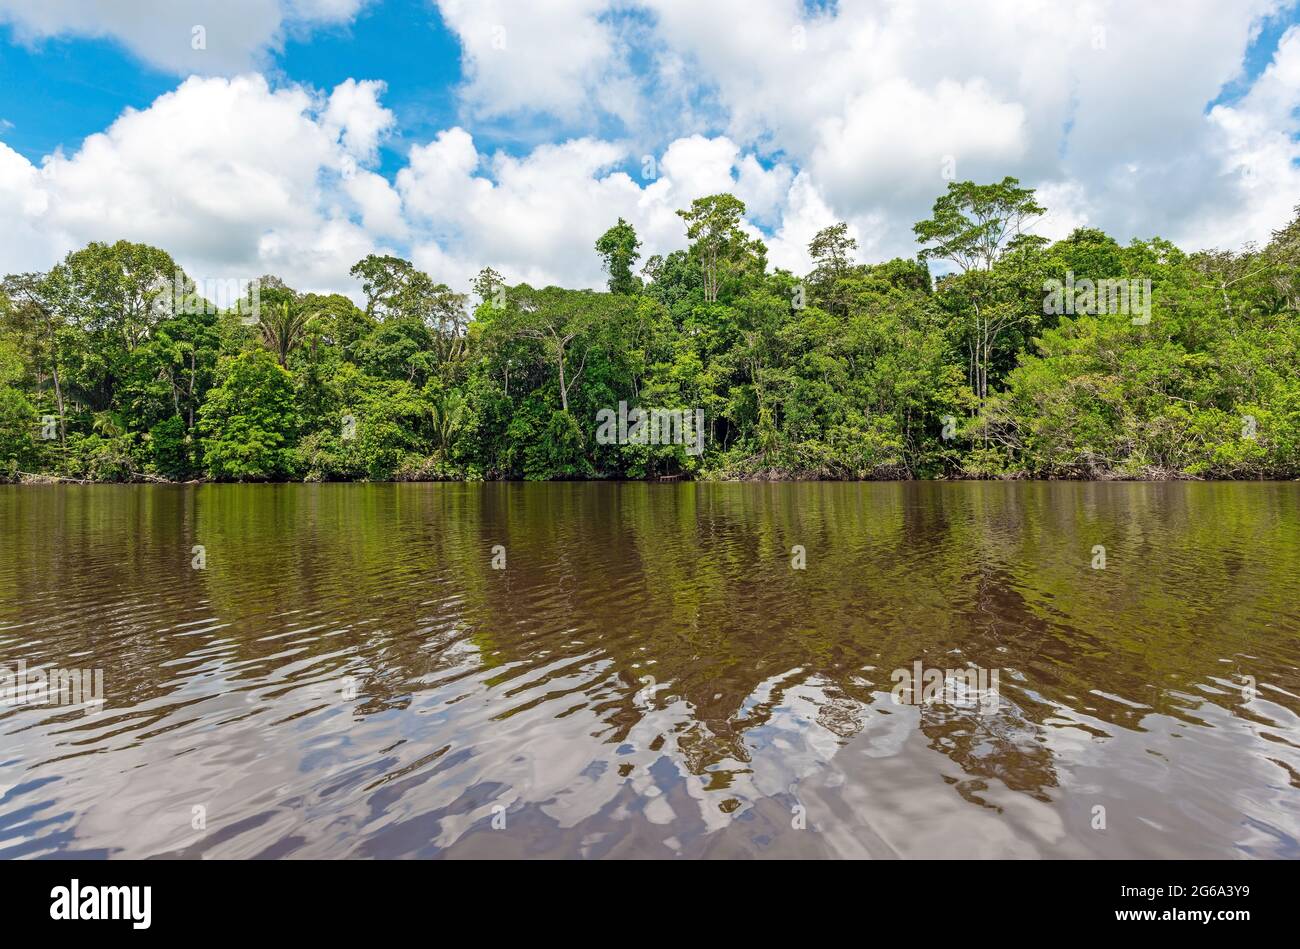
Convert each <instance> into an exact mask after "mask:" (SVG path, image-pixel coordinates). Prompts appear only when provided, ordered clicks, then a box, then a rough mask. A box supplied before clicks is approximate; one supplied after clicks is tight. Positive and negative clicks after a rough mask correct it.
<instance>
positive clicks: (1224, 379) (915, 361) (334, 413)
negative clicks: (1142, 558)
mask: <svg viewBox="0 0 1300 949" xmlns="http://www.w3.org/2000/svg"><path fill="white" fill-rule="evenodd" d="M1298 210H1300V209H1298ZM744 212H745V207H744V205H743V204H742V203H741V202H740V201H739V200H737V199H736V198H735V197H733V196H731V195H727V194H722V195H714V196H711V197H705V198H700V199H698V200H696V201H694V202H693V203H692V205H691V207H690V208H689V209H685V210H683V211H679V212H678V213H679V214H680V215H681V217H682V218H683V223H684V225H685V234H686V238H687V242H688V243H687V246H686V247H685V248H683V249H681V250H676V251H673V252H672V253H670V254H668V255H667V256H658V255H656V256H652V257H650V258H649V259H647V260H644V261H642V259H641V257H642V255H641V252H640V242H639V240H638V239H637V235H636V233H635V231H634V230H633V228H632V227H631V226H630V225H628V224H627V223H626V222H624V221H623V220H621V219H620V220H619V221H618V222H617V223H616V224H615V225H614V226H613V227H612V228H610V230H609V231H607V232H606V233H605V234H604V235H602V236H601V238H600V239H599V240H598V241H597V242H596V244H595V248H594V249H595V252H596V253H598V254H599V255H600V256H601V258H602V259H603V261H604V264H605V269H606V272H607V273H608V275H609V284H608V291H607V292H594V291H588V290H565V289H561V288H559V287H545V288H540V289H537V288H533V287H530V286H528V285H526V284H519V285H516V286H508V285H506V284H505V282H504V281H503V279H502V277H501V276H500V275H499V274H498V273H496V272H495V271H494V270H492V269H491V268H486V269H484V270H483V271H482V272H481V273H479V275H478V276H477V277H476V278H475V280H474V283H473V288H474V292H473V295H472V296H470V297H467V296H466V295H463V294H458V293H456V292H453V291H452V290H451V289H449V288H448V287H447V286H445V285H441V284H436V283H434V282H433V280H432V279H431V278H430V277H429V276H428V275H426V274H424V273H423V272H421V271H419V270H418V269H416V268H415V267H414V266H413V265H412V264H411V263H409V262H408V261H405V260H402V259H399V258H396V257H384V256H370V257H367V258H366V259H364V260H362V261H360V262H359V263H357V264H356V266H354V267H353V268H352V275H353V276H354V277H355V278H356V279H357V281H358V283H359V286H360V290H361V294H362V295H363V296H364V300H365V305H364V307H361V306H358V305H357V304H355V303H354V302H353V301H352V300H351V299H349V298H348V297H345V296H342V295H338V294H335V295H329V296H321V295H316V294H311V293H298V292H296V291H294V290H293V289H292V288H291V287H288V286H286V285H285V284H284V283H283V282H282V281H280V280H278V279H277V278H275V277H273V276H268V277H263V278H261V279H260V280H259V281H257V282H256V286H255V287H254V286H253V285H252V284H250V286H249V287H248V289H247V291H246V292H245V293H244V294H243V296H242V297H241V298H240V299H237V300H234V301H225V303H226V305H225V306H224V308H218V307H217V306H216V305H215V304H214V303H213V301H211V300H209V299H206V298H204V296H203V291H204V287H203V286H200V285H197V284H195V283H194V282H193V281H192V280H191V279H190V277H189V276H187V275H185V274H183V273H182V272H181V271H180V268H178V267H177V265H176V263H175V261H173V260H172V258H171V257H170V255H168V254H167V253H166V252H165V251H162V250H159V249H156V248H153V247H148V246H145V245H140V244H131V243H128V242H125V241H120V242H118V243H116V244H112V245H108V244H98V243H96V244H91V245H89V246H88V247H86V248H84V249H82V250H79V251H75V252H73V253H71V254H69V255H68V256H67V258H66V259H65V260H64V261H63V262H61V263H60V264H58V265H57V266H55V267H54V268H53V269H51V270H50V271H48V272H46V273H27V274H13V275H10V276H8V277H6V278H5V279H4V281H3V284H0V477H4V478H8V479H10V480H18V479H23V478H27V477H33V476H57V477H64V478H73V479H79V480H94V481H131V480H142V479H165V480H190V479H195V478H212V479H219V480H284V479H303V480H313V481H316V480H353V479H370V480H389V479H400V480H420V479H507V478H527V479H557V478H646V477H655V476H661V475H668V474H672V475H676V474H682V475H687V476H695V477H722V478H931V477H1014V476H1031V477H1083V478H1102V477H1148V478H1160V477H1181V476H1191V477H1215V478H1257V477H1296V476H1297V475H1300V435H1298V434H1297V433H1300V320H1297V302H1298V301H1300V218H1297V220H1294V221H1292V222H1291V224H1290V225H1288V226H1287V227H1286V228H1285V229H1284V230H1281V231H1279V232H1277V233H1275V234H1273V235H1272V237H1271V239H1270V240H1269V242H1268V243H1267V244H1266V245H1265V246H1263V247H1262V248H1260V247H1250V248H1247V249H1246V250H1244V251H1243V252H1240V253H1230V252H1219V251H1205V252H1200V253H1193V254H1189V253H1185V252H1184V251H1182V250H1180V249H1179V248H1177V247H1175V246H1174V245H1172V244H1171V243H1169V242H1168V241H1164V240H1161V239H1159V238H1153V239H1151V240H1145V241H1144V240H1135V241H1133V242H1132V243H1130V244H1129V245H1128V246H1121V245H1120V244H1119V243H1117V242H1116V241H1115V240H1114V239H1112V238H1110V237H1108V236H1107V235H1106V234H1104V233H1102V232H1100V231H1098V230H1094V229H1079V230H1076V231H1075V232H1074V233H1073V234H1071V235H1070V236H1069V237H1068V238H1066V239H1064V240H1061V241H1058V242H1056V243H1050V242H1048V241H1046V240H1044V239H1043V238H1040V237H1036V236H1032V235H1030V234H1028V233H1027V228H1028V227H1029V226H1030V225H1031V224H1032V222H1033V221H1034V220H1035V219H1037V218H1038V217H1039V216H1041V215H1042V214H1043V213H1044V209H1043V208H1042V207H1040V206H1039V205H1038V204H1037V201H1036V198H1035V195H1034V192H1033V191H1032V190H1030V189H1026V188H1021V187H1020V185H1019V182H1017V181H1016V180H1015V179H1014V178H1006V179H1004V180H1003V181H1001V182H998V183H995V184H990V185H976V184H974V183H972V182H960V183H953V184H950V185H949V186H948V189H947V192H946V193H945V194H944V195H942V196H940V197H939V198H938V200H936V202H935V204H934V209H933V213H932V216H931V217H930V218H929V219H927V220H925V221H921V222H919V223H918V224H917V225H916V226H915V233H916V235H917V239H918V242H919V245H920V248H919V253H918V256H917V258H916V259H915V260H903V259H896V260H892V261H889V262H887V263H882V264H875V265H863V264H857V263H854V262H853V261H854V256H855V253H854V252H855V249H856V244H855V242H854V240H853V238H852V237H851V236H850V233H849V229H848V227H847V226H846V225H844V224H836V225H834V226H832V227H828V228H826V229H825V230H823V231H821V232H820V233H819V234H818V235H817V236H816V237H815V239H814V240H813V241H812V243H811V245H810V247H809V251H810V254H811V257H812V260H813V262H814V266H813V268H812V271H811V272H810V273H808V274H806V275H802V276H801V275H796V274H792V273H789V272H786V271H784V270H780V269H777V270H770V269H769V268H768V265H767V259H766V254H767V249H766V247H765V246H764V245H763V243H762V242H761V241H760V240H757V239H754V238H753V237H751V236H749V234H747V233H746V231H745V230H744V228H743V227H742V221H743V215H744ZM930 261H943V262H945V264H944V266H943V267H941V268H940V269H941V270H942V271H943V273H944V275H943V276H940V277H939V278H938V279H937V280H935V279H933V278H932V276H931V272H930V269H929V266H928V264H929V262H930ZM1130 291H1131V292H1130ZM620 402H623V403H626V404H627V405H630V406H634V407H643V408H645V409H669V410H684V412H686V413H691V414H692V415H693V414H694V413H695V411H696V410H702V411H703V418H704V420H705V430H706V431H705V437H704V442H703V451H702V453H695V452H693V451H690V450H688V449H689V447H690V446H689V445H686V444H677V443H667V444H654V443H653V441H654V440H653V439H646V438H640V439H638V438H637V437H636V436H635V434H634V435H633V436H632V437H627V438H624V437H620V439H619V440H618V441H616V442H614V443H610V442H609V439H601V438H597V437H596V434H597V417H598V413H600V412H601V410H617V407H618V406H619V403H620ZM621 434H622V433H621Z"/></svg>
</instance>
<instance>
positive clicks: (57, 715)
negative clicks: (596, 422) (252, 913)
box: [0, 483, 1300, 857]
mask: <svg viewBox="0 0 1300 949" xmlns="http://www.w3.org/2000/svg"><path fill="white" fill-rule="evenodd" d="M497 545H499V546H500V548H502V549H498V550H496V551H495V552H494V548H495V547H497ZM796 545H799V546H801V547H803V548H804V551H805V557H806V567H805V568H804V569H802V570H798V569H794V568H792V565H791V564H792V549H793V548H794V547H795V546H796ZM1098 545H1100V546H1101V547H1104V548H1105V550H1104V553H1105V569H1094V566H1093V565H1094V563H1097V562H1098V561H1097V553H1096V551H1095V549H1096V548H1097V547H1098ZM196 546H201V547H202V554H203V559H202V560H201V561H199V562H201V563H202V569H197V568H196V567H195V563H196V550H195V548H196ZM503 556H504V569H493V560H494V557H495V558H496V560H497V563H498V565H500V564H501V559H502V557H503ZM1298 581H1300V484H1294V483H1291V484H1277V483H1252V484H1185V483H1184V484H1074V483H1006V484H1003V483H991V484H990V483H966V484H934V483H911V484H774V485H766V484H764V485H727V484H662V485H661V484H488V485H460V484H421V485H390V484H381V485H248V486H242V485H205V486H197V487H196V486H185V487H155V486H131V487H120V486H99V487H76V486H58V487H7V488H0V665H3V666H5V667H7V668H11V669H12V668H15V667H16V664H17V663H18V662H19V661H22V662H24V663H26V665H27V667H29V668H40V667H53V668H87V667H92V668H97V669H101V670H102V671H103V682H104V702H103V705H102V707H101V708H99V709H98V710H95V709H94V708H93V707H92V708H91V709H89V710H87V709H85V708H67V707H58V706H52V705H34V704H30V703H29V704H26V705H8V706H0V795H2V796H0V856H4V857H20V856H21V857H38V856H83V857H151V856H184V857H200V856H203V857H428V856H545V857H610V856H615V857H618V856H637V857H641V856H648V857H682V856H690V857H698V856H707V857H737V856H797V857H819V856H855V857H856V856H869V857H936V856H937V857H994V856H999V857H1001V856H1010V857H1036V856H1050V857H1297V856H1300V842H1298V841H1300V748H1298V745H1300V716H1298V714H1297V713H1298V712H1300V698H1298V696H1300V606H1298V605H1297V590H1298V589H1300V582H1298ZM917 661H920V662H921V663H923V665H924V667H926V668H960V667H968V666H975V667H978V668H982V669H985V670H994V669H996V670H998V672H999V690H998V695H997V696H996V706H995V707H993V708H991V710H984V709H980V708H979V707H975V708H958V707H954V706H952V705H951V704H942V703H939V704H926V705H919V706H918V705H901V704H898V703H896V702H895V701H893V699H892V698H891V694H890V692H891V689H892V687H893V680H892V679H891V673H892V672H893V671H894V670H896V669H899V668H912V667H913V664H914V663H915V662H917ZM1103 823H1104V827H1103V826H1101V825H1102V824H1103ZM503 825H504V826H503Z"/></svg>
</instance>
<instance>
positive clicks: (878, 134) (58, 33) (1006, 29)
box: [0, 0, 1300, 292]
mask: <svg viewBox="0 0 1300 949" xmlns="http://www.w3.org/2000/svg"><path fill="white" fill-rule="evenodd" d="M1229 6H1231V9H1227V7H1229ZM1298 19H1300V18H1298V15H1297V4H1296V3H1294V2H1289V0H1240V2H1239V3H1235V4H1231V5H1228V4H1224V3H1221V2H1219V0H1165V2H1150V3H1143V4H1131V3H1125V2H1121V0H1095V2H1087V3H1085V2H1079V3H1074V2H1064V0H1063V2H1058V3H1050V4H1042V3H1035V2H1033V0H1020V2H1015V0H988V2H987V3H982V4H974V5H973V4H970V3H966V2H963V0H916V2H915V3H910V4H893V3H885V2H872V0H862V2H860V3H848V2H844V3H838V4H837V3H823V2H810V0H763V2H759V3H754V2H749V0H716V2H714V3H710V4H707V5H702V4H699V3H695V2H693V0H551V2H549V3H547V4H538V3H534V2H530V0H518V2H514V0H437V2H434V0H383V2H380V0H230V2H227V3H223V4H220V5H217V4H211V3H203V2H199V0H168V2H163V0H139V2H138V3H135V4H130V5H128V4H89V3H87V4H67V3H53V2H48V0H0V215H6V216H7V217H8V218H9V219H10V220H11V221H15V222H16V224H15V226H14V227H13V229H12V230H13V233H11V234H10V235H8V236H7V237H0V258H3V259H0V267H2V268H3V269H4V270H6V271H9V270H14V269H18V268H20V267H35V266H43V265H48V264H49V263H52V262H53V260H54V259H57V257H58V256H60V255H61V254H63V253H66V252H67V250H69V249H72V248H73V247H75V246H79V245H80V244H82V243H84V242H86V241H88V240H92V239H100V240H103V239H116V238H118V237H126V238H129V239H133V240H145V241H149V242H151V243H157V244H159V245H160V246H165V247H166V248H167V249H168V250H170V251H172V253H173V254H174V255H176V256H177V258H178V260H180V261H181V262H182V263H183V264H184V265H185V266H186V267H187V269H192V270H195V271H196V272H203V273H212V274H214V275H222V276H225V275H243V274H245V273H248V272H258V273H261V272H282V273H283V275H284V276H286V278H287V279H290V280H292V281H296V282H297V283H299V284H301V285H303V286H304V288H306V287H310V288H312V289H344V290H347V291H349V292H351V291H352V290H353V289H354V288H352V287H350V279H349V278H348V277H347V273H346V272H347V267H348V266H349V265H350V263H351V260H352V259H355V256H359V255H361V254H363V253H366V252H372V251H391V252H396V253H401V254H403V255H406V256H410V257H411V258H412V259H414V260H416V262H417V263H418V264H420V265H421V266H423V267H425V268H426V269H428V270H429V271H430V272H431V273H433V274H434V275H435V276H437V277H438V278H439V279H445V280H447V281H448V282H450V283H453V284H456V285H464V284H465V283H466V282H467V281H468V279H469V277H470V275H472V273H473V272H474V271H475V270H477V269H478V267H480V266H483V265H486V264H491V265H493V266H495V267H497V269H499V270H502V271H503V272H505V273H506V274H507V276H510V277H513V278H515V279H529V280H532V281H534V282H545V281H552V280H554V281H558V282H565V283H570V284H588V285H590V284H594V283H598V282H599V280H600V273H599V268H598V263H597V261H596V260H595V255H594V254H593V253H592V252H591V244H592V242H593V241H594V239H595V237H596V236H598V235H599V233H600V232H601V231H602V230H603V229H604V228H605V227H607V226H609V225H610V224H612V223H613V220H614V219H615V218H616V217H618V216H623V217H626V218H627V219H628V220H630V221H632V222H633V223H634V225H635V226H636V227H637V228H638V231H639V233H640V234H641V236H642V238H643V241H644V242H645V248H644V249H645V252H646V253H647V254H648V253H652V252H660V253H661V252H666V251H668V250H671V249H673V248H674V247H677V246H680V245H681V243H682V240H683V239H682V235H681V227H680V221H679V220H678V219H677V218H676V215H675V214H674V213H673V212H674V211H675V210H676V208H678V207H682V206H685V205H686V204H689V201H690V200H691V198H693V197H697V196H699V195H700V194H702V193H710V192H713V191H718V190H730V191H733V192H735V193H737V194H739V195H740V196H741V197H742V199H744V200H745V201H746V203H747V205H748V206H749V208H750V215H749V218H750V221H751V224H752V226H753V227H754V229H755V233H756V234H759V235H761V236H762V237H764V239H765V240H766V241H767V242H768V244H769V247H770V248H771V255H770V257H771V259H772V261H773V263H774V264H777V265H780V266H786V267H790V268H791V269H795V270H798V269H799V268H800V267H801V266H803V265H804V264H805V263H806V253H805V251H806V245H807V242H808V240H809V239H810V238H811V236H812V234H814V233H815V232H816V230H817V229H819V228H820V227H823V226H826V225H827V224H830V223H833V222H834V221H835V220H846V221H848V222H849V223H850V226H851V228H852V230H853V232H854V233H855V235H856V236H857V237H858V240H859V254H860V256H861V257H862V258H863V259H865V260H873V259H884V258H887V257H889V256H894V255H910V254H911V253H914V250H915V248H914V245H913V243H912V239H911V234H910V225H911V223H912V222H913V221H915V220H917V219H919V218H920V217H922V216H924V214H925V212H926V211H927V210H928V207H929V204H930V203H931V202H932V201H933V199H934V197H935V195H936V194H938V193H939V192H940V191H941V190H942V189H943V188H944V187H945V186H946V183H947V179H946V178H944V177H943V176H942V174H941V172H940V168H942V167H949V166H955V167H956V169H957V176H958V177H959V178H967V177H969V178H976V179H992V178H1000V177H1002V176H1003V175H1005V174H1014V175H1017V176H1018V177H1020V178H1021V179H1022V180H1023V181H1025V182H1027V183H1029V184H1031V185H1033V186H1034V187H1037V188H1038V189H1039V194H1040V198H1041V199H1042V200H1043V201H1044V203H1046V204H1047V205H1048V207H1049V209H1050V210H1051V214H1050V215H1049V216H1048V218H1047V219H1046V220H1045V221H1044V222H1043V223H1042V225H1041V226H1042V228H1043V229H1044V233H1046V234H1047V236H1049V237H1058V236H1063V235H1064V233H1068V231H1069V229H1071V228H1072V227H1075V226H1079V225H1083V224H1087V225H1089V226H1100V227H1104V228H1106V229H1108V230H1110V231H1111V232H1112V233H1114V234H1115V235H1116V236H1117V237H1119V238H1120V239H1122V240H1128V239H1130V238H1133V237H1149V236H1152V235H1154V234H1160V235H1161V236H1165V237H1169V238H1171V239H1174V240H1177V241H1179V242H1180V243H1183V244H1185V245H1188V246H1192V247H1198V246H1226V247H1236V246H1240V245H1242V244H1244V243H1245V242H1247V241H1250V240H1261V239H1266V238H1267V234H1268V232H1269V230H1271V229H1273V228H1276V227H1281V226H1282V225H1283V224H1285V223H1286V220H1287V219H1288V217H1289V214H1290V211H1291V209H1292V208H1293V207H1295V206H1296V205H1297V204H1300V147H1298V146H1297V141H1298V139H1300V121H1298V120H1297V108H1298V107H1300V93H1298V92H1297V90H1300V29H1297V28H1296V24H1297V21H1298ZM192 24H202V25H203V27H204V30H205V37H206V48H205V49H203V50H200V51H194V50H192V49H191V46H192V44H191V43H190V38H191V30H192ZM128 110H135V114H134V115H130V114H128ZM647 169H649V170H648V172H647Z"/></svg>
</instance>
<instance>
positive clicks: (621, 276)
mask: <svg viewBox="0 0 1300 949" xmlns="http://www.w3.org/2000/svg"><path fill="white" fill-rule="evenodd" d="M640 246H641V241H640V239H638V238H637V236H636V231H635V230H634V229H633V227H632V225H631V224H629V223H627V221H625V220H623V219H622V218H619V219H618V223H617V224H615V225H614V226H613V227H611V228H610V229H609V230H608V231H606V232H605V233H604V234H602V235H600V237H599V239H597V241H596V253H598V254H600V256H601V260H602V261H603V262H604V267H605V273H607V274H609V292H610V293H620V294H629V293H636V292H637V291H638V290H640V289H641V280H640V278H638V277H637V276H636V274H634V273H633V272H632V268H633V267H634V266H636V262H637V259H638V258H640V256H641V252H640V250H639V249H638V248H640Z"/></svg>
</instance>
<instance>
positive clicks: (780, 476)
mask: <svg viewBox="0 0 1300 949" xmlns="http://www.w3.org/2000/svg"><path fill="white" fill-rule="evenodd" d="M909 481H917V482H936V483H937V482H945V481H949V482H961V481H1041V482H1052V481H1062V482H1072V481H1077V482H1099V483H1100V482H1146V483H1153V484H1154V483H1163V482H1170V481H1202V482H1221V483H1234V482H1247V481H1300V475H1297V474H1292V473H1272V474H1251V475H1249V476H1246V475H1243V476H1242V477H1236V478H1234V477H1207V476H1205V475H1198V474H1191V473H1189V472H1185V471H1171V470H1168V469H1162V468H1149V469H1144V470H1142V471H1139V472H1127V471H1100V472H1096V473H1093V474H1091V475H1070V474H1041V473H1037V474H1036V473H1032V472H1023V471H1018V472H1008V473H1004V474H996V475H994V474H967V473H963V472H953V473H950V474H946V475H940V476H934V477H909V476H907V475H902V476H898V475H883V476H880V477H862V478H849V477H843V478H841V477H828V476H825V475H817V474H809V473H805V472H791V471H779V470H775V469H772V470H766V471H759V472H753V473H750V474H746V475H735V474H730V475H728V474H722V473H706V474H703V475H700V476H699V477H693V476H691V475H688V474H678V475H656V476H652V477H647V478H550V479H545V480H540V481H532V482H529V481H528V479H524V478H385V479H375V480H370V479H365V478H357V479H331V480H309V479H299V478H283V479H249V480H246V481H230V480H220V479H216V478H190V479H185V480H179V479H178V480H173V479H170V478H162V477H158V476H156V475H140V476H137V477H134V478H126V479H94V478H70V477H66V476H62V475H54V474H46V473H31V472H19V473H18V477H17V478H16V479H9V480H0V484H12V485H50V484H68V485H96V484H155V485H171V486H178V485H197V484H476V483H492V482H500V483H506V482H515V483H574V484H584V483H585V484H602V483H607V482H623V483H629V484H635V483H645V484H663V483H669V484H681V483H684V482H708V483H715V484H755V483H759V484H795V483H800V484H806V483H817V482H821V483H826V484H833V483H859V484H873V483H875V484H879V483H890V482H909Z"/></svg>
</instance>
